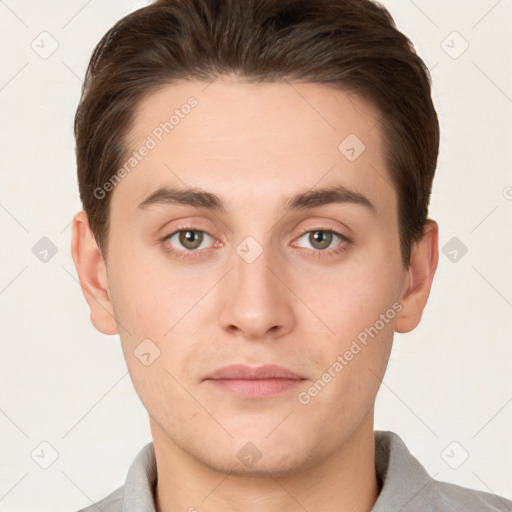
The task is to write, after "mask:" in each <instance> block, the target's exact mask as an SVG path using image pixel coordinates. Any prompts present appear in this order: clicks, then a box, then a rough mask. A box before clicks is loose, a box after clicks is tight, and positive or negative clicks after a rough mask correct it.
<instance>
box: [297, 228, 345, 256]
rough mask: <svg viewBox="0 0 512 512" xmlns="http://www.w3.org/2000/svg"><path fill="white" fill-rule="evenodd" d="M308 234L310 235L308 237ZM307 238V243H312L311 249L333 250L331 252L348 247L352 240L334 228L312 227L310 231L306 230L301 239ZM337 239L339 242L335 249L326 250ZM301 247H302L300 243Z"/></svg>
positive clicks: (319, 250)
mask: <svg viewBox="0 0 512 512" xmlns="http://www.w3.org/2000/svg"><path fill="white" fill-rule="evenodd" d="M306 235H308V236H307V237H306ZM302 238H305V239H306V241H307V243H309V244H310V248H311V249H315V250H316V251H317V252H331V253H338V252H341V251H342V250H345V249H346V245H347V244H348V243H349V242H350V240H349V239H348V238H347V237H346V236H344V235H342V234H341V233H338V232H336V231H333V230H332V229H313V230H312V229H310V230H308V231H305V232H304V233H303V234H302V235H301V236H300V237H299V240H300V239H302ZM336 239H338V240H339V243H338V244H337V245H336V246H335V247H337V248H336V249H334V250H333V251H326V249H328V248H329V247H330V246H331V244H332V243H333V241H334V242H336ZM299 247H302V246H301V245H299Z"/></svg>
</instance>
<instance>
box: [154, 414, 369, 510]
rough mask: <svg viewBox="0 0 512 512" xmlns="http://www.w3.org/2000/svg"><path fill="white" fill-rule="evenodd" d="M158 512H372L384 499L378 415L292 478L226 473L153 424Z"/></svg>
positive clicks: (364, 422) (363, 423)
mask: <svg viewBox="0 0 512 512" xmlns="http://www.w3.org/2000/svg"><path fill="white" fill-rule="evenodd" d="M151 431H152V434H153V442H154V447H155V455H156V460H157V472H158V483H157V486H156V489H155V502H156V510H157V512H183V511H189V512H231V511H239V510H240V509H241V508H242V507H243V509H244V511H245V512H261V511H265V512H281V511H282V510H287V511H293V512H294V511H297V512H299V511H300V512H303V511H304V510H315V511H316V512H327V511H332V510H338V511H345V510H346V511H348V510H351V511H352V510H357V511H360V512H370V511H371V509H372V507H373V505H374V503H375V501H376V500H377V498H378V495H379V483H378V480H377V476H376V473H375V442H374V433H373V412H372V413H371V414H370V415H369V417H367V418H366V419H365V420H364V421H363V422H362V423H361V424H360V425H359V426H358V428H357V429H356V430H355V431H354V432H353V433H352V434H351V435H350V436H349V438H347V440H346V441H345V442H344V443H343V444H342V445H341V446H340V447H339V448H338V449H337V450H336V451H335V452H333V453H332V454H331V455H330V456H329V457H328V458H326V459H325V460H322V461H321V462H320V463H317V464H315V465H314V466H310V467H307V468H306V469H303V470H300V471H298V472H295V473H294V474H292V475H283V476H274V475H272V474H270V473H268V476H258V477H254V476H243V475H234V474H230V473H221V472H218V471H216V470H214V469H213V468H211V467H209V466H206V465H205V464H203V463H202V462H201V461H199V460H197V459H196V458H194V457H192V456H190V455H189V454H188V453H186V452H185V451H183V450H182V449H181V448H179V447H178V446H176V445H175V444H174V443H173V442H172V441H171V440H170V439H169V437H168V436H167V435H166V434H165V432H164V431H163V430H162V429H161V428H160V427H159V426H158V425H157V424H155V423H154V422H151Z"/></svg>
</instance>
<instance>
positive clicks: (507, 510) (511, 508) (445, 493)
mask: <svg viewBox="0 0 512 512" xmlns="http://www.w3.org/2000/svg"><path fill="white" fill-rule="evenodd" d="M433 487H434V489H435V493H434V496H433V497H434V500H436V501H434V503H433V504H434V505H437V506H439V507H440V506H444V508H442V509H440V510H447V511H448V510H453V511H464V512H466V511H473V510H474V511H478V512H512V501H510V500H508V499H506V498H504V497H501V496H497V495H495V494H491V493H487V492H483V491H475V490H473V489H468V488H467V487H461V486H459V485H455V484H449V483H447V482H441V481H438V480H436V481H435V485H434V486H433Z"/></svg>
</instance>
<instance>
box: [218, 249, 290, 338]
mask: <svg viewBox="0 0 512 512" xmlns="http://www.w3.org/2000/svg"><path fill="white" fill-rule="evenodd" d="M252 249H254V248H251V250H252ZM270 252H271V251H270V250H267V249H265V250H263V251H262V252H261V254H260V255H259V256H258V257H257V258H256V259H255V260H254V261H251V259H250V258H246V257H244V254H243V252H240V254H241V255H242V256H240V255H239V254H238V253H235V254H234V258H233V269H232V270H231V272H229V274H228V275H227V276H226V279H225V282H224V288H223V293H222V299H221V300H222V304H221V311H220V315H219V321H220V324H221V327H222V328H223V329H224V330H227V331H230V332H231V334H235V335H239V336H241V337H244V338H246V339H249V340H253V341H256V340H264V339H269V338H272V339H274V338H277V337H279V336H282V335H284V334H285V333H287V332H289V331H290V330H291V329H293V326H294V323H295V315H294V311H295V304H294V301H295V296H294V295H293V293H292V291H290V287H289V284H288V285H287V280H288V281H289V280H290V278H289V276H288V275H287V269H286V268H285V266H284V265H278V262H277V259H276V258H274V259H272V258H271V255H270Z"/></svg>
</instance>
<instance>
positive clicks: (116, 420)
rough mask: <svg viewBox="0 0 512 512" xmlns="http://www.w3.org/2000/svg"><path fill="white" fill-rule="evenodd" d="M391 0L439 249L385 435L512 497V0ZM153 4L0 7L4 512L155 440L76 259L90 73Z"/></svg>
mask: <svg viewBox="0 0 512 512" xmlns="http://www.w3.org/2000/svg"><path fill="white" fill-rule="evenodd" d="M383 3H384V5H385V6H386V7H388V8H389V9H390V11H391V13H392V14H393V16H394V17H395V20H396V22H397V25H398V28H399V29H400V30H402V31H404V32H405V33H406V34H407V35H409V37H411V39H412V40H413V42H414V43H415V46H416V48H417V50H418V52H419V53H420V55H421V56H422V58H423V59H424V60H425V61H426V63H427V65H428V66H429V68H430V69H431V70H432V76H433V80H434V101H435V104H436V107H437V110H438V114H439V117H440V122H441V130H442V144H441V154H440V158H439V165H438V170H437V177H436V180H435V184H434V194H433V202H432V206H431V216H432V218H434V219H436V220H437V221H438V222H439V224H440V247H441V248H444V247H446V248H445V252H446V254H443V253H441V256H440V264H439V269H438V272H437V276H436V278H435V280H434V286H433V290H432V293H431V298H430V302H429V304H428V305H427V308H426V311H425V314H424V319H423V321H422V323H421V325H420V326H419V327H418V328H417V329H416V330H415V331H414V332H413V333H410V334H407V335H397V336H396V337H395V346H394V349H393V353H392V355H391V360H390V363H389V367H388V371H387V373H386V376H385V379H384V382H383V385H382V388H381V391H380V392H379V396H378V401H377V411H376V428H378V429H385V430H393V431H395V432H397V433H398V434H399V435H400V436H401V437H402V438H403V439H404V441H405V442H406V444H407V445H408V447H409V448H410V450H411V451H412V453H413V454H414V455H415V456H416V457H417V458H418V459H419V460H420V461H421V462H422V463H423V464H424V465H425V466H426V468H427V470H428V471H429V472H430V474H431V475H432V476H434V477H435V478H436V479H440V480H445V481H449V482H454V483H457V484H459V485H464V486H467V487H473V488H476V489H480V490H483V491H487V492H495V493H497V494H501V495H504V496H506V497H508V498H510V497H512V467H511V463H510V461H511V460H512V441H511V432H512V386H511V369H512V368H511V366H512V365H511V362H512V343H511V335H510V319H511V313H512V272H511V266H510V254H511V252H512V235H511V233H512V231H511V225H512V222H511V221H512V172H511V163H512V150H511V146H512V144H511V143H512V129H511V124H510V116H511V114H512V73H511V69H510V61H511V47H512V40H511V37H510V27H511V26H512V1H510V0H501V1H496V0H480V1H473V2H468V1H463V0H457V1H455V0H452V1H450V2H446V1H444V0H415V1H414V2H413V1H412V0H387V1H385V2H383ZM142 5H144V2H141V1H121V0H115V1H114V0H110V1H108V2H106V1H100V0H89V1H88V2H84V1H83V0H69V1H67V2H64V1H51V2H50V1H47V2H33V1H32V2H29V1H28V0H17V1H16V0H5V1H0V34H1V35H0V37H1V41H0V43H1V46H0V47H1V48H2V65H1V70H0V105H1V112H2V137H1V138H0V145H1V146H0V147H1V153H0V154H1V167H2V172H1V173H0V179H1V188H0V225H1V229H2V245H1V255H2V264H1V265H0V314H1V323H0V325H1V335H2V338H1V339H2V341H1V343H2V345H1V347H2V352H1V354H2V357H1V358H0V389H1V394H0V431H1V441H0V443H1V444H0V449H1V452H0V453H1V457H0V512H2V511H12V512H21V511H23V512H26V511H27V510H38V511H42V512H44V511H48V512H49V511H52V512H59V511H68V512H69V511H73V510H77V509H78V508H81V507H83V506H86V505H88V504H90V503H91V500H92V501H96V500H98V499H100V498H103V497H104V496H106V495H107V494H108V493H110V492H111V491H113V490H114V489H115V488H116V487H117V486H119V485H121V484H122V483H123V481H124V478H125V475H126V470H127V468H128V466H129V464H130V463H131V461H132V459H133V457H134V456H135V454H136V453H137V452H138V451H139V449H140V448H141V447H142V445H143V444H145V443H146V442H148V441H150V432H149V427H148V421H147V414H146V411H145V409H144V408H143V407H142V405H141V404H140V402H139V400H138V397H137V396H136V394H135V391H134V389H133V387H132V384H131V382H130V379H129V377H128V374H127V370H126V367H125V362H124V359H123V356H122V352H121V348H120V343H119V338H118V336H105V335H102V334H100V333H98V332H97V331H96V330H95V329H94V327H93V326H92V324H91V323H90V321H89V311H88V307H87V304H86V302H85V299H84V298H83V295H82V291H81V289H80V286H79V284H78V281H77V277H76V272H75V269H74V265H73V261H72V259H71V254H70V221H71V218H72V216H73V215H74V213H76V212H77V211H78V210H80V209H81V205H80V201H79V196H78V189H77V182H76V169H75V161H74V139H73V133H72V123H73V116H74V113H75V109H76V106H77V102H78V100H79V95H80V87H81V80H82V77H83V75H84V72H85V68H86V65H87V62H88V59H89V57H90V54H91V52H92V49H93V47H94V45H95V44H96V43H97V42H98V41H99V39H100V37H101V36H102V35H103V34H104V32H105V31H106V30H107V29H108V28H109V27H110V26H111V25H112V24H113V23H114V22H115V21H116V20H118V19H119V18H120V17H122V16H123V15H125V14H127V13H128V12H129V11H131V10H134V9H135V8H137V7H139V6H142ZM42 32H46V33H47V34H42V35H41V33H42ZM454 32H456V33H454ZM57 44H58V48H56V50H55V51H54V52H53V53H52V54H51V55H49V53H50V52H51V50H52V49H53V46H55V45H57ZM466 44H468V45H469V46H468V48H467V49H466V51H464V52H463V53H461V52H462V50H464V48H465V46H466ZM52 45H53V46H52ZM43 57H44V58H43ZM43 237H47V238H48V239H50V240H51V242H52V243H53V244H54V245H55V248H56V250H57V252H56V254H55V255H53V256H51V253H48V255H47V259H48V261H47V262H42V261H40V259H39V258H38V257H36V255H35V254H34V252H33V247H34V246H36V244H37V243H38V242H39V241H40V239H41V238H43ZM453 237H456V239H457V240H455V241H454V240H452V241H451V242H450V240H451V239H452V238H453ZM446 244H449V245H446ZM461 244H464V246H465V247H467V254H464V255H463V251H461V247H462V245H461ZM37 247H39V246H36V249H37ZM454 251H456V252H454ZM35 252H36V253H37V250H35ZM43 255H44V253H42V254H40V255H39V256H40V257H42V256H43ZM454 258H456V261H453V259H454ZM42 442H45V443H49V445H51V447H50V446H49V445H47V444H43V445H40V443H42ZM52 447H53V448H52ZM53 450H56V452H58V457H57V458H56V460H55V461H54V462H53V463H52V461H53V458H52V455H53ZM466 455H467V456H468V458H467V460H464V459H465V457H466ZM50 463H52V464H51V465H50V466H49V467H48V468H47V469H42V468H41V467H40V466H41V465H48V464H50ZM459 465H460V466H459ZM456 466H459V467H458V468H457V469H454V467H456Z"/></svg>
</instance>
